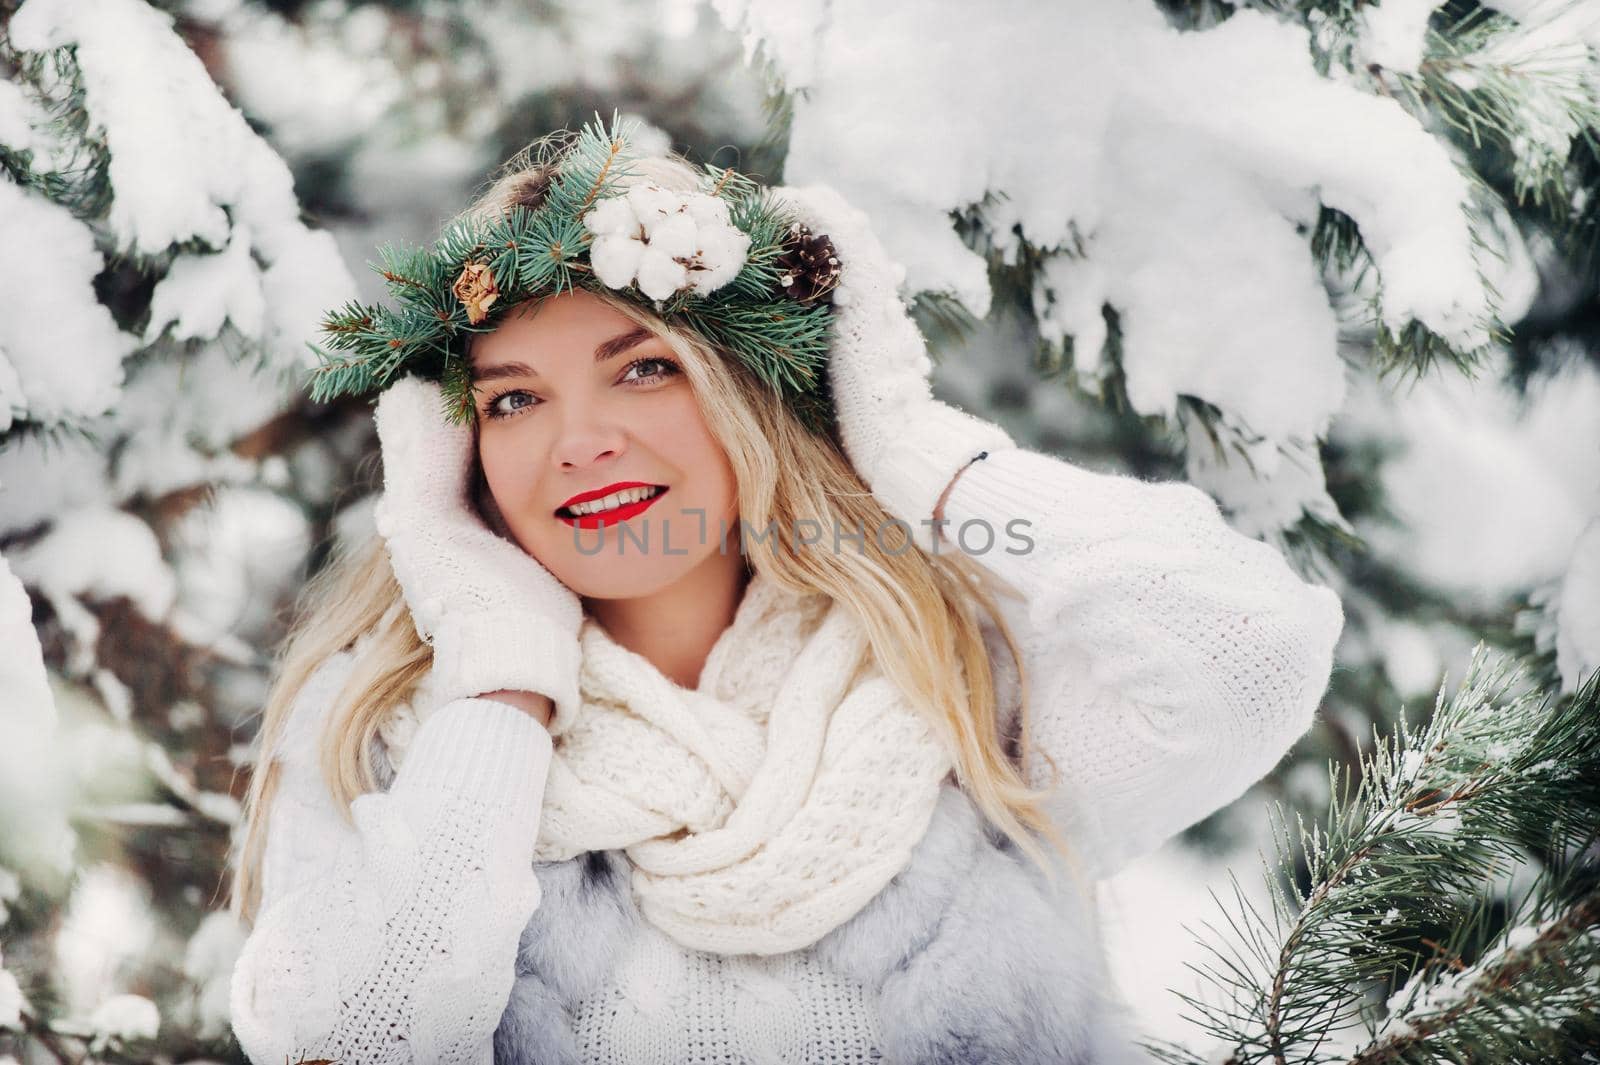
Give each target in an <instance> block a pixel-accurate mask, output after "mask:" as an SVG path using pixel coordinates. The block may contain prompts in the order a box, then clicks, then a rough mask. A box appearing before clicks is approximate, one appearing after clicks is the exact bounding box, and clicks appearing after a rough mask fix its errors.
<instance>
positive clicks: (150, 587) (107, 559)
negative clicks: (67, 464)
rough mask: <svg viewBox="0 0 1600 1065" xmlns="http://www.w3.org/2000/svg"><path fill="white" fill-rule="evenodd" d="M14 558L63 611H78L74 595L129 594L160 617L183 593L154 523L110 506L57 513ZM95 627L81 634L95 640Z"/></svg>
mask: <svg viewBox="0 0 1600 1065" xmlns="http://www.w3.org/2000/svg"><path fill="white" fill-rule="evenodd" d="M12 564H13V566H14V567H15V568H16V573H17V576H18V577H20V578H21V579H22V580H23V582H24V583H26V584H30V585H33V586H34V587H37V588H39V589H40V590H41V591H42V592H43V593H44V595H45V596H46V598H48V599H49V600H50V602H51V605H52V606H54V607H55V608H56V610H57V612H58V613H67V614H70V613H73V610H72V607H71V606H70V605H67V604H68V601H69V600H71V599H73V598H82V597H88V598H94V599H110V598H114V597H116V596H126V597H127V598H128V599H130V600H132V602H133V605H134V606H135V607H136V608H137V609H138V610H139V612H140V613H142V614H144V615H145V616H146V617H147V618H149V619H150V620H151V621H155V622H159V621H161V620H162V618H164V617H165V616H166V613H167V611H168V610H169V609H170V608H171V606H172V603H173V601H174V599H175V598H176V595H177V589H176V578H175V576H174V574H173V572H172V570H171V568H170V567H168V566H167V564H166V562H165V561H163V559H162V557H161V545H160V544H159V543H158V542H157V541H156V536H155V533H154V532H153V531H152V530H151V528H150V526H148V525H146V524H145V523H144V522H143V521H141V520H139V518H137V517H135V516H134V515H132V514H129V513H128V512H127V511H124V510H117V509H114V508H110V507H105V508H100V507H95V508H85V509H82V510H74V511H68V512H65V513H62V514H60V515H57V517H56V522H55V525H54V527H53V528H52V529H51V530H50V531H49V532H48V533H46V534H45V535H44V536H43V537H41V538H40V539H39V540H37V541H36V542H34V543H32V544H29V545H28V546H26V547H23V548H20V549H18V550H17V551H16V552H14V553H13V555H12ZM64 620H65V618H64ZM91 620H92V619H91ZM95 631H97V627H96V629H94V630H88V631H84V632H81V633H80V634H79V635H80V637H81V638H83V639H85V640H87V641H89V642H91V643H92V641H93V637H94V632H95Z"/></svg>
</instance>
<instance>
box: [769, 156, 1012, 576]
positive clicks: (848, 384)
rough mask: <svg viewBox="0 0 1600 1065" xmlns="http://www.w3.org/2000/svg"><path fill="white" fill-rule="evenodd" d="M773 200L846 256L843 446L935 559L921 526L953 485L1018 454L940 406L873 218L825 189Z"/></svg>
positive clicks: (897, 271) (836, 348)
mask: <svg viewBox="0 0 1600 1065" xmlns="http://www.w3.org/2000/svg"><path fill="white" fill-rule="evenodd" d="M772 192H773V195H774V197H775V198H777V199H778V200H780V201H781V202H783V203H786V204H787V205H788V206H789V207H790V209H791V210H792V211H793V213H794V215H795V216H796V217H797V218H799V219H800V220H801V221H802V222H804V223H805V224H806V225H808V226H810V227H811V230H812V232H813V233H817V234H826V235H827V236H828V239H829V240H831V241H832V242H833V246H834V249H835V250H836V251H837V252H838V253H839V260H840V275H839V283H838V285H837V287H836V288H835V289H834V292H833V302H834V307H835V310H834V328H835V330H836V333H835V336H836V339H835V341H834V344H833V348H832V350H831V352H830V353H829V356H828V381H829V385H830V386H831V388H832V391H833V404H834V410H835V413H836V417H837V420H838V425H839V439H840V443H842V444H843V445H844V450H845V454H846V455H847V456H848V457H849V459H850V462H851V465H853V466H854V467H855V469H856V472H857V473H858V474H860V475H861V479H862V480H863V481H865V482H866V484H867V487H868V488H870V489H871V490H872V494H873V495H874V496H876V497H877V498H878V501H879V502H881V503H882V504H883V506H884V509H885V510H887V511H888V512H889V513H890V514H891V515H892V516H894V517H896V518H899V519H901V520H902V521H904V522H906V523H907V524H909V525H910V526H911V531H912V534H913V536H914V538H915V540H916V542H917V544H918V545H919V546H921V547H922V548H923V550H930V545H931V544H932V539H933V538H932V528H931V526H929V525H926V524H924V522H925V521H928V520H931V519H932V517H933V508H934V506H935V505H936V504H937V503H938V501H939V496H940V495H941V494H943V492H944V489H945V487H946V486H947V485H948V484H949V483H950V480H951V478H953V477H954V476H955V475H956V474H957V473H958V472H959V471H960V470H961V468H962V467H963V466H965V465H966V464H967V463H968V462H970V461H971V460H972V459H973V458H975V457H976V456H977V455H978V454H980V453H981V452H984V451H988V450H992V449H998V448H1002V447H1011V446H1013V442H1012V440H1011V437H1010V436H1009V435H1007V433H1006V432H1005V430H1004V429H1001V428H1000V427H999V426H998V425H995V424H993V423H992V422H987V421H984V420H983V419H981V418H977V417H975V416H973V415H971V414H968V413H966V412H965V411H963V410H961V409H959V408H957V407H954V406H951V405H950V404H948V403H943V402H940V401H939V400H936V399H934V398H933V391H932V388H931V386H930V385H929V383H928V375H929V374H930V373H931V372H932V370H933V362H932V360H931V359H929V357H928V348H927V342H926V341H925V340H924V339H923V337H922V333H921V332H920V331H919V330H918V329H917V325H916V323H915V322H914V321H912V319H911V316H910V315H909V314H908V313H907V311H906V305H905V303H904V302H902V300H901V298H900V283H901V282H902V281H904V280H905V276H906V271H905V267H904V266H902V265H901V264H899V263H897V262H895V261H894V260H893V259H891V258H890V257H889V253H888V252H887V251H885V250H884V247H883V245H882V244H881V243H880V242H879V240H878V237H877V234H875V233H874V232H873V231H872V226H871V223H870V222H869V220H868V219H867V216H866V213H865V212H863V211H861V210H859V209H858V208H855V207H852V206H851V205H850V204H849V203H848V202H847V201H846V200H845V199H844V197H842V196H840V195H839V193H838V192H836V191H834V189H833V188H832V187H830V186H828V185H805V186H801V187H799V188H790V187H787V186H778V187H775V188H773V189H772Z"/></svg>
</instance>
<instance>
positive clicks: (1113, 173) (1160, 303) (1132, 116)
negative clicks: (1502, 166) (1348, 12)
mask: <svg viewBox="0 0 1600 1065" xmlns="http://www.w3.org/2000/svg"><path fill="white" fill-rule="evenodd" d="M713 7H714V8H715V9H716V10H717V12H718V13H719V15H720V16H721V17H722V19H723V21H724V23H725V24H726V25H728V26H729V28H730V29H733V30H734V31H735V32H738V33H740V34H741V35H742V36H743V39H744V42H745V46H746V49H747V52H754V51H759V52H761V53H762V54H764V55H765V56H767V57H768V58H769V59H770V60H771V61H772V63H773V65H774V68H775V69H776V71H777V73H778V75H779V76H780V77H781V78H782V79H783V81H784V83H785V85H786V86H787V87H788V88H789V89H790V90H804V91H803V92H802V93H800V94H799V95H797V96H796V97H795V98H794V100H793V107H794V117H793V122H792V126H791V135H790V142H789V154H788V156H787V159H786V162H785V169H784V175H783V178H784V181H785V182H786V183H787V184H791V185H800V184H805V183H807V182H810V181H826V182H828V183H830V184H832V185H834V186H835V187H837V188H838V189H839V190H840V191H841V192H843V193H844V194H845V195H846V197H847V198H849V199H851V200H852V202H855V203H856V204H857V205H858V206H860V207H862V208H863V209H865V210H866V211H867V212H868V213H869V214H870V215H871V216H872V217H873V219H874V223H875V226H876V227H877V228H878V230H879V232H880V234H881V236H882V237H883V240H884V243H885V245H886V246H887V247H888V248H889V249H890V251H891V253H892V254H894V255H895V256H896V257H897V258H898V259H899V260H900V261H902V262H903V263H905V264H906V266H907V281H906V288H907V289H908V290H909V291H913V292H915V291H940V292H947V293H951V294H953V295H954V296H955V297H956V298H958V299H959V300H961V301H962V302H963V303H965V304H966V305H967V306H968V308H970V309H971V310H972V311H973V312H974V313H975V314H977V315H980V316H981V315H984V314H986V313H987V311H988V309H989V304H990V298H991V294H990V291H989V285H988V278H987V272H986V270H985V268H984V264H983V262H982V259H981V258H980V256H979V255H978V254H976V253H975V252H973V251H972V250H970V249H968V248H967V247H966V246H965V245H964V244H963V243H962V242H961V240H960V239H959V238H958V237H957V235H956V233H955V231H954V230H953V228H952V226H951V223H950V216H949V212H950V211H952V210H956V209H965V208H968V207H970V206H971V205H973V204H977V203H979V202H980V201H981V200H983V199H984V197H985V195H986V194H989V193H993V194H996V197H997V198H996V199H995V200H993V202H991V203H989V204H986V205H985V206H983V207H982V208H981V209H980V210H979V213H980V215H981V217H982V219H983V221H984V222H985V224H986V230H987V233H986V237H987V239H989V240H990V241H992V242H993V245H994V247H995V249H996V250H997V251H998V252H999V253H1000V254H1001V255H1002V257H1003V258H1005V259H1006V260H1007V261H1011V260H1013V259H1014V258H1015V255H1016V253H1017V251H1018V250H1019V241H1020V240H1022V239H1026V240H1027V241H1028V242H1029V243H1030V244H1032V245H1033V246H1035V247H1037V248H1042V249H1046V250H1053V252H1054V254H1053V255H1052V256H1051V257H1050V258H1049V259H1047V261H1046V264H1045V267H1044V271H1043V273H1042V275H1041V279H1040V282H1039V284H1038V287H1037V290H1036V291H1035V293H1034V306H1035V312H1036V315H1037V317H1038V320H1039V330H1040V334H1041V336H1042V337H1043V338H1045V339H1046V340H1048V341H1050V342H1053V343H1057V344H1059V343H1060V342H1061V341H1062V340H1063V339H1064V338H1066V337H1068V336H1071V337H1073V338H1074V351H1073V358H1074V362H1075V372H1076V373H1077V375H1078V376H1079V378H1080V379H1081V380H1080V384H1083V385H1084V386H1085V387H1088V388H1090V389H1091V390H1096V388H1097V385H1098V382H1097V379H1098V378H1099V377H1100V376H1101V375H1102V374H1103V372H1104V370H1105V368H1106V367H1105V363H1104V361H1103V358H1102V354H1101V347H1102V345H1103V343H1104V341H1105V338H1106V326H1105V321H1104V316H1103V312H1102V307H1103V306H1106V305H1109V306H1110V307H1112V308H1114V309H1115V310H1116V312H1117V314H1118V316H1119V322H1120V326H1121V329H1122V333H1123V337H1122V365H1123V368H1124V370H1125V372H1126V383H1127V389H1128V394H1129V397H1130V400H1131V402H1132V405H1133V407H1134V409H1135V410H1136V411H1137V412H1138V413H1140V414H1145V415H1171V414H1172V413H1173V411H1174V409H1175V407H1176V405H1177V402H1178V397H1179V396H1180V395H1190V396H1195V397H1198V398H1200V399H1203V400H1206V401H1208V402H1210V403H1213V404H1215V405H1216V406H1217V407H1219V408H1220V409H1221V410H1222V411H1223V412H1224V413H1225V414H1226V415H1228V417H1229V418H1230V423H1229V424H1230V432H1231V433H1232V434H1233V435H1234V436H1236V437H1237V438H1238V439H1239V440H1240V441H1244V442H1251V441H1254V443H1253V444H1251V443H1246V444H1244V445H1243V446H1253V447H1255V448H1256V449H1257V450H1256V452H1255V455H1254V456H1253V457H1261V456H1270V455H1272V454H1274V453H1275V452H1277V453H1281V454H1283V455H1284V456H1285V458H1284V460H1283V461H1282V462H1281V463H1276V462H1274V463H1271V464H1273V465H1276V466H1277V470H1276V472H1275V474H1274V475H1269V478H1270V483H1269V484H1268V485H1267V486H1266V487H1265V488H1264V489H1261V490H1260V491H1258V492H1255V493H1252V492H1251V491H1250V489H1249V488H1248V487H1247V486H1246V485H1245V484H1244V483H1243V482H1242V481H1241V480H1239V479H1238V478H1237V477H1234V476H1232V475H1230V474H1227V473H1225V472H1224V471H1222V470H1221V469H1220V467H1217V466H1215V465H1210V466H1208V465H1206V464H1205V463H1204V461H1201V460H1197V461H1196V462H1195V465H1194V467H1193V468H1192V469H1191V471H1190V472H1191V475H1193V476H1194V477H1195V478H1196V479H1197V480H1200V481H1202V483H1203V486H1204V487H1206V488H1207V489H1208V490H1210V491H1212V492H1213V494H1214V495H1215V496H1216V497H1218V499H1219V501H1220V502H1223V503H1224V505H1226V506H1228V507H1229V509H1230V510H1233V511H1235V512H1237V513H1238V514H1239V515H1241V517H1242V520H1241V522H1240V524H1241V527H1243V528H1249V529H1252V530H1255V529H1261V530H1265V529H1269V528H1272V527H1273V526H1275V525H1278V526H1281V525H1283V524H1286V523H1292V522H1294V521H1296V520H1298V519H1299V517H1300V516H1301V515H1302V512H1306V511H1308V512H1310V513H1312V514H1316V515H1318V516H1321V517H1323V518H1324V519H1326V520H1329V521H1331V522H1333V523H1334V524H1339V522H1338V519H1337V516H1336V514H1335V512H1334V508H1333V505H1332V503H1331V500H1329V499H1328V496H1327V492H1326V488H1325V486H1324V485H1323V484H1322V483H1321V475H1320V471H1317V470H1314V469H1310V468H1308V467H1307V466H1306V465H1305V464H1304V462H1303V461H1301V456H1303V455H1304V454H1306V453H1307V452H1308V451H1310V450H1312V449H1311V447H1310V442H1311V440H1312V439H1313V438H1315V437H1316V436H1318V435H1320V434H1323V433H1324V432H1325V431H1326V430H1327V428H1328V425H1329V422H1330V419H1331V418H1332V416H1333V415H1334V413H1335V412H1336V411H1337V410H1338V409H1339V408H1340V406H1341V404H1342V402H1343V400H1344V396H1345V380H1344V377H1345V372H1344V365H1343V362H1342V360H1341V359H1340V357H1339V354H1338V339H1339V338H1338V333H1339V325H1340V323H1339V321H1338V320H1337V318H1336V316H1335V314H1334V312H1333V310H1332V309H1331V307H1330V298H1329V294H1328V292H1327V288H1326V283H1325V281H1324V279H1323V278H1321V277H1320V276H1319V275H1318V272H1317V270H1316V269H1315V268H1314V264H1313V262H1312V259H1311V255H1310V251H1309V247H1308V234H1309V226H1310V225H1311V224H1312V223H1313V222H1314V221H1315V218H1316V211H1317V207H1318V204H1319V203H1322V204H1326V205H1328V206H1331V207H1335V208H1338V209H1340V210H1342V211H1344V212H1346V213H1348V214H1349V215H1351V216H1352V217H1353V218H1354V219H1355V220H1356V222H1357V223H1358V224H1359V226H1360V229H1361V232H1362V234H1363V237H1364V239H1365V241H1366V244H1367V246H1368V248H1369V249H1370V251H1371V252H1372V254H1373V256H1374V257H1375V259H1376V262H1377V265H1378V270H1377V274H1378V275H1379V276H1380V277H1381V282H1382V283H1381V293H1376V294H1380V295H1381V301H1380V313H1381V316H1382V320H1383V322H1384V323H1385V325H1386V326H1387V327H1388V328H1389V329H1390V330H1391V331H1392V332H1394V333H1399V332H1400V331H1401V330H1402V329H1403V328H1404V326H1405V325H1406V324H1407V323H1408V322H1409V321H1411V320H1418V321H1421V322H1423V323H1425V324H1426V325H1427V326H1428V327H1429V328H1430V329H1431V330H1433V331H1434V332H1435V333H1438V334H1439V335H1441V336H1443V337H1444V338H1446V339H1447V340H1448V341H1449V342H1451V343H1452V344H1455V345H1457V346H1459V347H1461V348H1463V349H1473V348H1477V347H1479V346H1481V345H1483V344H1484V343H1486V342H1487V332H1486V326H1487V323H1488V321H1489V318H1490V316H1491V314H1492V313H1493V311H1494V310H1495V309H1496V308H1495V306H1494V304H1493V303H1492V302H1491V292H1490V290H1489V288H1488V286H1486V284H1485V283H1484V280H1483V278H1482V277H1481V276H1480V271H1485V272H1487V271H1491V270H1494V269H1498V266H1497V264H1493V263H1489V264H1480V262H1479V261H1478V256H1477V253H1476V252H1475V250H1474V246H1473V244H1474V242H1473V234H1472V232H1471V228H1470V223H1469V220H1468V217H1467V214H1466V212H1465V203H1466V201H1467V199H1468V187H1467V184H1466V180H1465V179H1464V177H1463V176H1462V174H1461V173H1460V171H1459V170H1458V169H1457V166H1456V163H1455V161H1454V160H1453V159H1452V158H1451V156H1450V155H1449V154H1448V151H1447V149H1446V148H1445V147H1444V145H1443V144H1442V142H1441V141H1440V140H1438V139H1436V138H1435V137H1434V136H1433V134H1431V133H1430V132H1429V131H1428V130H1426V129H1425V128H1424V127H1423V126H1422V125H1420V124H1419V123H1418V122H1417V120H1416V119H1414V118H1412V117H1411V116H1410V115H1409V114H1407V113H1406V112H1405V111H1404V110H1403V109H1402V108H1401V107H1400V106H1399V105H1398V104H1397V103H1396V102H1395V101H1394V100H1392V99H1388V98H1386V97H1383V96H1381V95H1377V94H1376V92H1375V90H1374V89H1373V88H1371V87H1368V86H1365V85H1362V84H1359V83H1357V82H1355V81H1354V80H1350V81H1340V80H1334V79H1330V78H1325V77H1322V76H1320V75H1318V74H1317V73H1316V71H1315V68H1314V67H1313V66H1312V62H1311V58H1310V50H1309V47H1308V41H1307V36H1306V30H1305V29H1304V28H1302V27H1298V26H1295V25H1293V24H1291V23H1289V22H1286V21H1279V20H1277V19H1275V18H1273V17H1272V16H1270V15H1268V14H1265V13H1262V12H1259V11H1253V10H1249V9H1240V10H1237V11H1235V12H1234V13H1233V14H1232V15H1231V16H1230V17H1229V18H1227V19H1226V20H1224V21H1222V22H1221V23H1220V24H1219V25H1217V26H1216V27H1215V28H1212V29H1208V30H1204V31H1194V32H1187V33H1179V32H1177V31H1175V30H1173V29H1171V28H1170V27H1169V26H1168V24H1167V22H1166V20H1165V18H1164V17H1163V16H1162V15H1161V13H1160V11H1159V9H1158V8H1157V7H1156V6H1155V5H1153V4H1128V3H1125V2H1123V0H1096V2H1090V3H1081V4H1073V5H1067V6H1062V5H1038V4H1028V3H1024V2H1022V0H1009V2H1004V3H999V4H994V5H990V6H988V7H986V8H985V10H984V17H983V18H982V19H980V20H976V21H975V20H973V19H972V18H971V17H970V8H968V7H967V6H965V5H961V4H958V3H956V2H955V0H920V2H915V3H905V4H892V5H825V4H821V3H817V4H785V5H782V6H781V7H772V6H770V5H756V4H747V3H743V2H738V0H720V2H715V3H714V4H713ZM1395 9H1400V10H1395ZM1420 17H1421V15H1420V14H1419V12H1418V9H1417V4H1415V3H1407V4H1399V3H1396V4H1392V5H1389V4H1386V5H1384V9H1383V14H1382V16H1381V17H1380V16H1376V15H1375V16H1374V18H1377V19H1378V21H1376V22H1374V23H1372V24H1371V27H1370V30H1369V34H1368V42H1369V46H1370V47H1374V48H1377V49H1379V50H1380V51H1381V52H1383V54H1385V55H1386V56H1388V57H1389V58H1390V59H1391V60H1398V61H1400V62H1401V65H1404V61H1405V60H1407V59H1408V58H1409V53H1408V52H1407V49H1408V48H1409V47H1411V46H1410V45H1408V44H1407V42H1408V41H1412V42H1414V39H1415V38H1416V37H1417V36H1419V34H1420V30H1419V29H1418V28H1417V26H1416V23H1417V21H1418V19H1419V18H1420ZM908 40H915V41H917V42H918V45H917V47H916V48H915V49H907V48H905V47H904V42H905V41H908ZM1041 40H1048V41H1050V42H1051V47H1050V48H1047V49H1044V48H1025V47H1019V43H1020V42H1032V41H1041ZM1403 53H1404V54H1403ZM885 54H894V55H896V57H897V61H896V64H895V69H894V76H893V77H886V76H884V71H883V67H882V64H881V63H879V62H877V61H875V59H874V57H877V56H882V55H885ZM984 70H1004V71H1005V76H1004V77H983V76H972V74H971V72H975V71H984ZM953 71H959V72H960V73H959V75H958V76H952V72H953ZM1310 129H1315V130H1316V131H1317V132H1316V135H1315V136H1308V135H1307V131H1308V130H1310ZM1527 276H1528V270H1527V269H1526V265H1525V264H1523V269H1522V271H1521V272H1520V273H1519V274H1518V275H1517V277H1516V280H1517V284H1516V285H1514V286H1511V287H1512V288H1513V289H1515V290H1516V291H1517V292H1521V291H1522V290H1524V289H1526V287H1527V286H1526V281H1525V279H1526V277H1527ZM1260 438H1264V439H1260ZM1233 461H1235V462H1238V461H1239V460H1238V459H1234V460H1233Z"/></svg>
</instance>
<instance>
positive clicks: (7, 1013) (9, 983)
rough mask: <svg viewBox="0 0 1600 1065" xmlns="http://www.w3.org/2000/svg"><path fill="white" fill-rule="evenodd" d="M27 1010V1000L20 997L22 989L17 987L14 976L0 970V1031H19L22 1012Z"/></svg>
mask: <svg viewBox="0 0 1600 1065" xmlns="http://www.w3.org/2000/svg"><path fill="white" fill-rule="evenodd" d="M27 1008H28V1000H27V999H25V998H23V997H22V988H20V987H18V986H17V978H16V976H14V975H13V974H11V973H9V972H7V971H6V970H5V969H0V1031H4V1030H6V1029H7V1028H10V1029H13V1030H16V1029H20V1028H21V1027H22V1011H23V1010H25V1009H27Z"/></svg>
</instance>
